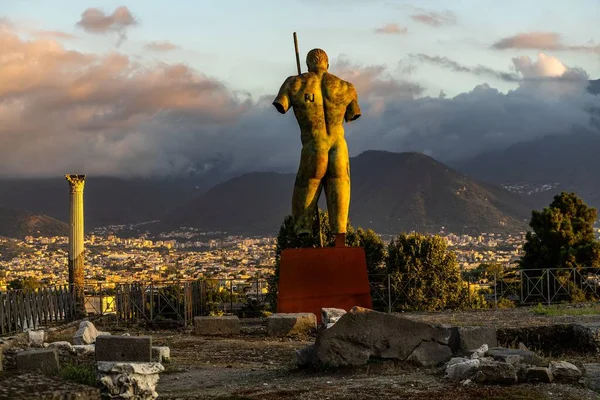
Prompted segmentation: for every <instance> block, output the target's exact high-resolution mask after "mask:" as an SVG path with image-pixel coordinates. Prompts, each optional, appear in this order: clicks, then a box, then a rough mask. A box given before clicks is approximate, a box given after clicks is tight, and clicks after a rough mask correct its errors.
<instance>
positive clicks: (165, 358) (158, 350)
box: [152, 346, 171, 363]
mask: <svg viewBox="0 0 600 400" xmlns="http://www.w3.org/2000/svg"><path fill="white" fill-rule="evenodd" d="M152 361H155V362H159V363H162V362H169V361H171V349H170V348H169V347H167V346H152Z"/></svg>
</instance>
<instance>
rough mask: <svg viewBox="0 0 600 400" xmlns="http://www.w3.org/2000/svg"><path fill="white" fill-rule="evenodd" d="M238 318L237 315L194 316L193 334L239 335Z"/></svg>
mask: <svg viewBox="0 0 600 400" xmlns="http://www.w3.org/2000/svg"><path fill="white" fill-rule="evenodd" d="M240 329H241V325H240V319H239V318H238V317H237V316H235V315H234V316H223V317H195V318H194V334H196V335H203V336H230V335H239V333H240Z"/></svg>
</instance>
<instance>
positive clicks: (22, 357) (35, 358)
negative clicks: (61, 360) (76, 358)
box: [16, 348, 58, 373]
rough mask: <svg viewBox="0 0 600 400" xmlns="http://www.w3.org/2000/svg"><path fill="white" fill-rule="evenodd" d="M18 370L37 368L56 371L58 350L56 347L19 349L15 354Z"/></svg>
mask: <svg viewBox="0 0 600 400" xmlns="http://www.w3.org/2000/svg"><path fill="white" fill-rule="evenodd" d="M16 359H17V369H18V370H39V371H42V372H45V373H54V372H57V371H58V351H57V350H56V349H50V348H48V349H39V350H38V349H36V350H28V351H21V352H19V353H17V355H16Z"/></svg>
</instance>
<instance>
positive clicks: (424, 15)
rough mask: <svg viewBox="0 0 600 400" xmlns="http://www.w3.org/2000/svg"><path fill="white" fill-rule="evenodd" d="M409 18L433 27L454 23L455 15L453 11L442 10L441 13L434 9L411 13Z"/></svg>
mask: <svg viewBox="0 0 600 400" xmlns="http://www.w3.org/2000/svg"><path fill="white" fill-rule="evenodd" d="M410 18H411V19H412V20H413V21H416V22H420V23H422V24H425V25H429V26H433V27H439V26H443V25H455V24H456V15H454V13H453V12H451V11H444V12H441V13H440V12H434V11H423V12H419V13H417V14H413V15H411V16H410Z"/></svg>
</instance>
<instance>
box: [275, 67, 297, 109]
mask: <svg viewBox="0 0 600 400" xmlns="http://www.w3.org/2000/svg"><path fill="white" fill-rule="evenodd" d="M293 79H294V77H293V76H290V77H289V78H287V79H286V80H285V82H283V85H281V88H280V89H279V93H278V94H277V97H275V100H273V105H274V106H275V108H276V109H277V111H279V112H280V113H282V114H285V113H286V112H287V111H288V110H289V109H290V96H289V91H290V86H291V84H292V81H293Z"/></svg>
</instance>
